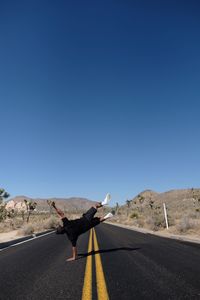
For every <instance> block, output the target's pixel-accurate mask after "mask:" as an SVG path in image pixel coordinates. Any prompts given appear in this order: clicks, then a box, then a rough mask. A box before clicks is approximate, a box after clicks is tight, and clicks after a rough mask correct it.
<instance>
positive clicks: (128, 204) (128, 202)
mask: <svg viewBox="0 0 200 300" xmlns="http://www.w3.org/2000/svg"><path fill="white" fill-rule="evenodd" d="M130 204H131V200H126V205H127V216H128V211H129V208H130Z"/></svg>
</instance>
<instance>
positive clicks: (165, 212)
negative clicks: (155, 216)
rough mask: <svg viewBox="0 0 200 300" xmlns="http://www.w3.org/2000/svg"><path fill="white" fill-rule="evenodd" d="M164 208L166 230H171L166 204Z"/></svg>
mask: <svg viewBox="0 0 200 300" xmlns="http://www.w3.org/2000/svg"><path fill="white" fill-rule="evenodd" d="M163 208H164V215H165V223H166V228H167V229H169V225H168V219H167V210H166V206H165V203H163Z"/></svg>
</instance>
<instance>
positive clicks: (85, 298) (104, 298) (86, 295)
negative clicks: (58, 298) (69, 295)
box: [82, 228, 109, 300]
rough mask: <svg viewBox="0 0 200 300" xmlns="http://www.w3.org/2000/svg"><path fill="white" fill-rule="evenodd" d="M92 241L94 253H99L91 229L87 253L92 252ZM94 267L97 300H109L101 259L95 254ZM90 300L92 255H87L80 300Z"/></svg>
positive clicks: (94, 235)
mask: <svg viewBox="0 0 200 300" xmlns="http://www.w3.org/2000/svg"><path fill="white" fill-rule="evenodd" d="M93 239H94V251H95V252H97V251H99V246H98V242H97V236H96V232H95V230H94V228H93V229H91V230H90V237H89V244H88V253H90V252H92V249H93V245H92V241H93ZM95 267H96V284H97V295H98V300H109V296H108V291H107V287H106V281H105V277H104V272H103V267H102V263H101V257H100V254H99V253H96V254H95ZM91 299H92V255H88V257H87V261H86V268H85V277H84V284H83V291H82V300H91Z"/></svg>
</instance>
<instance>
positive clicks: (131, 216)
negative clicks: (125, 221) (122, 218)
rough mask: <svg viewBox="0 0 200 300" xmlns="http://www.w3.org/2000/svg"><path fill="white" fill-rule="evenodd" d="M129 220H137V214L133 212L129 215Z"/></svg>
mask: <svg viewBox="0 0 200 300" xmlns="http://www.w3.org/2000/svg"><path fill="white" fill-rule="evenodd" d="M130 218H131V219H138V213H137V212H135V211H134V212H133V213H132V214H131V215H130Z"/></svg>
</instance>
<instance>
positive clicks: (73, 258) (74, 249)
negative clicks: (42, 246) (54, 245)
mask: <svg viewBox="0 0 200 300" xmlns="http://www.w3.org/2000/svg"><path fill="white" fill-rule="evenodd" d="M76 258H77V248H76V246H72V257H70V258H68V259H67V261H72V260H75V259H76Z"/></svg>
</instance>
